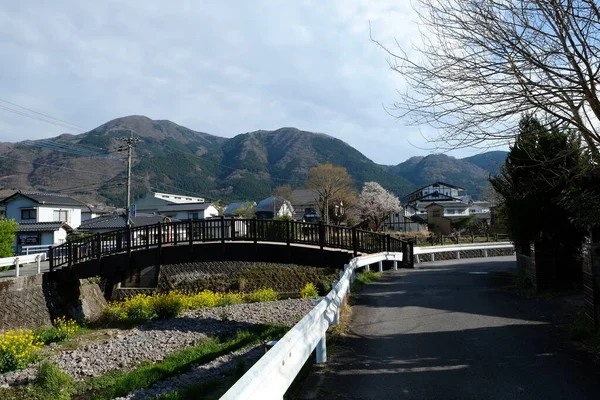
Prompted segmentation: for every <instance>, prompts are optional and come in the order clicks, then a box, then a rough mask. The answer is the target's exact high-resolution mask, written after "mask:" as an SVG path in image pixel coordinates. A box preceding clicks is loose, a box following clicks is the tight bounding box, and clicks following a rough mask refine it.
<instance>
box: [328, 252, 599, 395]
mask: <svg viewBox="0 0 600 400" xmlns="http://www.w3.org/2000/svg"><path fill="white" fill-rule="evenodd" d="M511 268H514V257H499V258H494V259H493V260H486V261H484V260H482V259H479V260H454V261H449V262H442V263H430V264H429V266H425V267H421V268H419V269H416V270H414V271H401V272H392V271H390V272H386V274H385V275H384V277H383V279H382V280H381V281H379V282H377V283H374V284H372V285H368V286H367V287H365V290H364V292H363V293H362V294H361V295H359V296H357V298H356V304H355V306H354V307H353V317H352V321H351V323H350V328H351V334H350V335H349V337H348V338H347V340H346V341H345V342H344V345H342V346H339V347H338V348H337V349H336V351H335V355H334V356H333V357H331V358H330V360H329V363H328V365H327V367H326V368H325V369H324V371H323V372H322V374H320V376H321V379H323V381H322V385H321V389H320V390H319V393H318V395H317V396H316V398H319V399H381V400H383V399H444V400H451V399H502V400H504V399H544V400H548V399H596V400H597V399H600V369H599V368H598V367H596V366H595V365H594V364H592V363H591V362H590V361H589V358H588V357H586V356H584V355H582V354H580V353H579V352H577V351H576V350H574V348H573V346H572V345H571V344H569V341H568V339H567V338H566V337H565V333H564V330H562V329H558V328H557V327H556V326H555V325H554V323H556V322H557V321H558V322H559V323H563V324H566V320H565V318H564V314H563V313H562V312H558V313H557V311H556V310H557V307H556V304H557V300H550V299H536V298H526V297H524V296H521V295H518V294H516V293H513V292H509V291H505V290H499V289H497V288H494V287H495V286H498V285H499V280H500V279H503V280H505V281H508V277H507V274H501V273H498V272H501V271H507V270H509V269H511ZM563 312H564V310H563ZM559 314H560V315H563V318H562V320H561V321H559V320H560V319H561V317H560V315H559Z"/></svg>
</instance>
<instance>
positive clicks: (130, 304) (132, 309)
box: [123, 294, 154, 321]
mask: <svg viewBox="0 0 600 400" xmlns="http://www.w3.org/2000/svg"><path fill="white" fill-rule="evenodd" d="M123 308H124V309H125V313H126V315H127V319H128V320H129V321H145V320H148V319H150V318H152V317H153V316H154V309H153V307H152V298H151V297H150V296H148V295H146V294H137V295H135V296H131V297H128V298H127V299H125V301H124V302H123Z"/></svg>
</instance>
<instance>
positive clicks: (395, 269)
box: [394, 260, 398, 271]
mask: <svg viewBox="0 0 600 400" xmlns="http://www.w3.org/2000/svg"><path fill="white" fill-rule="evenodd" d="M394 271H398V261H396V260H394Z"/></svg>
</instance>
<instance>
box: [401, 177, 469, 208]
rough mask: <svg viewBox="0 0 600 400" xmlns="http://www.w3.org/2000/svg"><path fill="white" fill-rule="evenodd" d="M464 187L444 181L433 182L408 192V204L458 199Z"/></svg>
mask: <svg viewBox="0 0 600 400" xmlns="http://www.w3.org/2000/svg"><path fill="white" fill-rule="evenodd" d="M463 192H464V189H463V188H461V187H458V186H454V185H451V184H449V183H444V182H434V183H432V184H429V185H427V186H423V187H422V188H420V189H417V190H415V191H414V192H412V193H409V194H408V196H407V197H408V201H407V203H408V204H414V203H417V202H420V203H430V202H445V201H460V200H463V194H462V193H463Z"/></svg>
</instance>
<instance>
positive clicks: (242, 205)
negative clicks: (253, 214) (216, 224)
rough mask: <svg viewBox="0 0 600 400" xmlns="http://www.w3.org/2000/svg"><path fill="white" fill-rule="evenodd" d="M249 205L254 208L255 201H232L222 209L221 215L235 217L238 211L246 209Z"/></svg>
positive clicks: (241, 211)
mask: <svg viewBox="0 0 600 400" xmlns="http://www.w3.org/2000/svg"><path fill="white" fill-rule="evenodd" d="M249 207H254V208H256V202H255V201H253V202H250V201H235V202H233V203H229V205H228V206H227V207H225V210H224V211H223V216H225V217H237V216H239V215H240V213H243V212H245V211H247V209H248V208H249Z"/></svg>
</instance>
